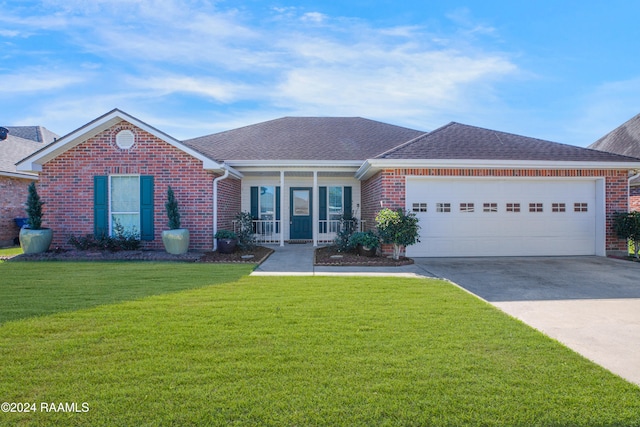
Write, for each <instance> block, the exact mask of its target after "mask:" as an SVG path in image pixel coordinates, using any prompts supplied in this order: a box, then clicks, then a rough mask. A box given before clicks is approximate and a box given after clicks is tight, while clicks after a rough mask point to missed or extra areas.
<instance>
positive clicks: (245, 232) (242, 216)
mask: <svg viewBox="0 0 640 427" xmlns="http://www.w3.org/2000/svg"><path fill="white" fill-rule="evenodd" d="M235 220H236V224H237V230H236V235H237V238H238V246H239V247H240V249H242V250H251V249H253V248H255V247H256V236H255V234H254V233H253V218H252V217H251V213H250V212H238V213H237V214H236V216H235Z"/></svg>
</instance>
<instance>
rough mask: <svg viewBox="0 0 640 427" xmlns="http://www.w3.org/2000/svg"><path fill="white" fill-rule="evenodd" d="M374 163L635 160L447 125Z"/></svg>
mask: <svg viewBox="0 0 640 427" xmlns="http://www.w3.org/2000/svg"><path fill="white" fill-rule="evenodd" d="M376 158H378V159H470V160H551V161H594V162H620V161H640V160H639V159H635V158H630V157H626V156H621V155H617V154H612V153H605V152H602V151H597V150H590V149H587V148H582V147H576V146H573V145H566V144H559V143H556V142H551V141H545V140H542V139H536V138H529V137H526V136H521V135H515V134H511V133H506V132H499V131H495V130H490V129H484V128H479V127H475V126H469V125H463V124H460V123H456V122H451V123H449V124H447V125H445V126H443V127H441V128H439V129H436V130H434V131H432V132H430V133H428V134H426V135H423V136H420V137H418V138H416V139H414V140H413V141H410V142H407V143H405V144H403V145H401V146H399V147H396V148H394V149H391V150H389V151H387V152H385V153H382V154H380V155H379V156H377V157H376Z"/></svg>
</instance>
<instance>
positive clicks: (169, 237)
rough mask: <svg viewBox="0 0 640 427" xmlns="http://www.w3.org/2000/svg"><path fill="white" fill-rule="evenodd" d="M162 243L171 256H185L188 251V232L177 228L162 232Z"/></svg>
mask: <svg viewBox="0 0 640 427" xmlns="http://www.w3.org/2000/svg"><path fill="white" fill-rule="evenodd" d="M162 243H163V244H164V249H165V250H166V251H167V253H170V254H173V255H182V254H186V253H187V251H188V250H189V230H187V229H186V228H178V229H176V230H165V231H163V232H162Z"/></svg>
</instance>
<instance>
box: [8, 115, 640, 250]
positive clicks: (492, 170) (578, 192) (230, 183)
mask: <svg viewBox="0 0 640 427" xmlns="http://www.w3.org/2000/svg"><path fill="white" fill-rule="evenodd" d="M18 169H19V170H21V171H25V172H31V173H38V174H39V176H40V182H39V192H40V195H41V197H42V198H43V199H44V200H45V202H46V205H45V217H44V222H45V225H47V226H49V227H51V228H53V229H54V236H55V237H54V246H63V247H64V246H67V244H66V240H67V238H68V236H69V235H70V234H73V235H83V234H91V233H96V234H99V233H110V232H112V230H113V225H114V224H115V223H116V222H120V223H121V224H123V225H124V226H126V227H129V228H131V229H135V230H136V231H137V232H139V233H140V235H141V238H142V240H143V242H144V246H145V247H146V248H148V249H161V248H162V242H161V239H160V234H161V232H162V230H164V229H166V228H167V227H166V223H167V219H166V215H165V212H164V202H165V197H166V190H167V186H169V185H170V186H171V187H172V188H173V189H174V191H175V194H176V197H177V199H178V201H179V203H180V209H181V213H182V217H183V226H184V227H185V228H188V229H189V230H190V233H191V236H192V243H191V249H192V250H210V249H212V248H213V247H214V245H215V243H214V239H213V235H214V234H215V232H216V231H217V230H219V229H223V228H224V229H232V228H233V226H234V225H233V217H234V215H235V214H236V213H237V212H239V211H247V212H251V215H252V217H253V218H254V227H255V230H256V234H257V237H258V239H259V241H261V242H264V243H273V244H280V245H282V244H284V243H285V242H287V241H293V240H307V241H311V242H313V243H314V245H318V244H322V243H324V242H331V241H332V240H333V238H334V237H335V235H336V231H337V230H338V227H339V224H340V222H339V219H340V217H341V216H342V215H343V214H344V213H345V212H350V213H352V215H353V216H354V217H355V218H357V219H359V220H360V224H361V225H362V227H363V228H365V229H366V228H372V227H373V224H374V218H375V215H376V213H377V211H379V210H380V208H381V207H389V208H405V209H407V210H409V211H412V212H415V213H416V215H417V216H418V217H419V218H420V224H421V227H422V229H421V237H420V240H421V242H420V243H419V244H416V245H414V246H411V247H409V248H408V249H407V255H408V256H414V257H416V256H482V255H487V256H488V255H605V254H606V253H607V252H609V251H621V250H624V248H625V245H626V243H625V242H624V241H621V240H619V239H617V238H616V237H615V235H614V234H613V233H612V232H611V230H610V229H611V227H610V225H611V224H610V220H611V215H612V213H613V212H615V211H620V210H627V208H628V179H629V177H630V176H632V175H634V174H635V173H636V171H637V170H640V160H639V159H635V158H630V157H626V156H622V155H617V154H611V153H605V152H599V151H595V150H589V149H585V148H579V147H574V146H569V145H563V144H558V143H554V142H549V141H543V140H539V139H535V138H528V137H524V136H519V135H513V134H509V133H505V132H498V131H493V130H488V129H482V128H478V127H473V126H468V125H462V124H459V123H450V124H448V125H445V126H443V127H441V128H439V129H436V130H434V131H432V132H424V131H419V130H414V129H408V128H404V127H399V126H394V125H390V124H385V123H381V122H377V121H373V120H367V119H363V118H357V117H297V118H296V117H284V118H281V119H276V120H271V121H267V122H263V123H258V124H254V125H250V126H245V127H242V128H239V129H233V130H229V131H226V132H220V133H216V134H212V135H207V136H203V137H200V138H195V139H190V140H185V141H178V140H176V139H174V138H172V137H170V136H169V135H167V134H165V133H163V132H162V131H160V130H158V129H156V128H154V127H152V126H150V125H148V124H146V123H144V122H142V121H140V120H138V119H136V118H135V117H132V116H130V115H128V114H127V113H124V112H122V111H120V110H113V111H111V112H109V113H107V114H105V115H103V116H101V117H99V118H97V119H95V120H94V121H92V122H90V123H88V124H86V125H85V126H83V127H81V128H79V129H77V130H75V131H73V132H72V133H70V134H68V135H66V136H64V137H62V138H60V139H59V140H57V141H56V142H54V143H52V144H50V145H48V146H46V147H45V148H43V149H42V150H40V151H38V152H36V153H34V154H33V155H31V156H29V157H27V158H26V159H24V160H23V161H21V162H20V163H19V165H18Z"/></svg>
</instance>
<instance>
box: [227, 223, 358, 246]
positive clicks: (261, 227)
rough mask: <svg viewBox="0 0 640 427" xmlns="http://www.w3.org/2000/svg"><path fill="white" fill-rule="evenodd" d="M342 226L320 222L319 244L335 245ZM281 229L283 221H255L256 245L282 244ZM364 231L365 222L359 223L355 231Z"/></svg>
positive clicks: (234, 225) (236, 228)
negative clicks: (334, 242)
mask: <svg viewBox="0 0 640 427" xmlns="http://www.w3.org/2000/svg"><path fill="white" fill-rule="evenodd" d="M340 224H341V222H340V220H321V221H318V243H333V241H334V240H335V238H336V236H337V235H338V232H339V231H340V226H341V225H340ZM281 227H282V221H281V220H261V219H259V220H253V233H254V235H255V238H256V243H258V244H261V243H267V244H277V243H280V233H281ZM364 229H365V221H358V225H357V229H356V230H355V231H364ZM233 231H234V232H237V231H238V223H237V221H234V222H233Z"/></svg>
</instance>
